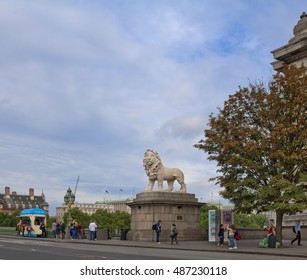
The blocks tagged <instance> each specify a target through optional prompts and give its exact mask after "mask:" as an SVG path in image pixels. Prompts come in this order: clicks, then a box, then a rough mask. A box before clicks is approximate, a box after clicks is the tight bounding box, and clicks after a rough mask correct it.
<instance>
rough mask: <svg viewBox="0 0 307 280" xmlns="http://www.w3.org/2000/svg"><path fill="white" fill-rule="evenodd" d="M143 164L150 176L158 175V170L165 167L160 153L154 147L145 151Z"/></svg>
mask: <svg viewBox="0 0 307 280" xmlns="http://www.w3.org/2000/svg"><path fill="white" fill-rule="evenodd" d="M143 166H144V169H145V171H146V174H147V176H148V177H155V176H157V172H158V171H159V170H160V169H161V167H163V165H162V161H161V159H160V156H159V154H158V153H157V152H156V151H154V150H152V149H147V151H146V152H145V154H144V160H143Z"/></svg>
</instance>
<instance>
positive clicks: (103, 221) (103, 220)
mask: <svg viewBox="0 0 307 280" xmlns="http://www.w3.org/2000/svg"><path fill="white" fill-rule="evenodd" d="M91 219H92V220H95V221H96V222H97V225H98V227H99V228H108V229H109V230H110V233H111V235H114V234H118V233H119V232H120V229H122V228H125V229H130V227H131V215H130V214H128V213H126V212H121V211H115V212H114V213H109V212H108V211H107V210H102V209H99V210H97V211H96V213H94V214H93V215H91Z"/></svg>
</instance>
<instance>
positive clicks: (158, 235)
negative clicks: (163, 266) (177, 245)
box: [152, 220, 162, 244]
mask: <svg viewBox="0 0 307 280" xmlns="http://www.w3.org/2000/svg"><path fill="white" fill-rule="evenodd" d="M152 230H154V231H155V232H156V242H157V244H160V233H161V230H162V227H161V220H159V221H158V222H157V223H156V224H154V225H153V226H152Z"/></svg>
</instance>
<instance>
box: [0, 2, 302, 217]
mask: <svg viewBox="0 0 307 280" xmlns="http://www.w3.org/2000/svg"><path fill="white" fill-rule="evenodd" d="M303 11H306V12H307V8H306V5H304V1H299V0H294V1H293V0H285V1H273V0H266V1H265V0H260V1H243V0H241V1H240V0H238V1H226V0H224V1H223V0H212V1H207V0H190V1H180V0H176V1H175V0H174V1H166V0H164V1H163V0H161V1H160V0H156V1H151V0H142V1H141V0H134V1H132V0H126V1H123V0H121V1H119V0H112V1H103V0H102V1H98V0H97V1H95V0H92V1H81V0H80V1H76V0H75V1H68V0H67V1H57V0H55V1H54V0H53V1H32V0H28V1H22V0H19V1H18V0H7V1H6V0H1V1H0V32H1V37H0V125H1V137H0V192H1V193H3V192H4V187H5V186H9V187H10V188H11V191H17V193H19V194H24V193H28V189H29V188H30V187H34V188H35V194H37V195H38V194H41V192H42V190H43V191H44V193H45V195H46V198H47V201H48V202H49V204H50V212H51V214H55V207H56V206H60V205H61V204H62V203H63V197H64V195H65V192H66V189H67V187H68V186H71V187H72V188H74V186H75V184H76V180H77V177H78V176H80V180H79V184H78V189H77V193H76V200H77V201H78V202H81V203H82V202H95V201H97V200H104V199H118V198H119V197H120V198H121V199H123V198H128V197H132V196H133V195H135V194H136V193H139V192H142V191H143V190H144V189H145V188H146V186H147V176H146V174H145V172H144V169H143V155H144V152H145V151H146V149H147V148H152V149H154V150H156V151H158V153H159V154H160V157H161V158H162V161H163V163H164V165H165V166H170V167H172V166H173V167H178V168H180V169H181V170H182V171H183V172H184V174H185V178H186V183H187V190H188V192H190V193H195V194H196V196H197V197H198V198H199V200H200V201H202V202H208V201H219V200H220V199H221V198H220V197H219V195H218V191H219V190H220V188H219V187H218V186H215V185H214V183H213V182H209V181H208V180H209V178H210V177H213V176H215V172H216V166H215V163H214V162H209V161H208V160H207V159H206V154H204V153H203V152H201V151H198V150H196V149H195V148H193V145H194V144H196V143H197V142H198V141H199V140H200V139H201V138H203V131H204V129H205V128H206V124H207V122H208V116H209V114H210V113H211V112H216V111H217V109H216V108H217V107H218V106H223V102H224V101H225V100H227V98H228V96H229V95H230V94H233V93H234V92H235V91H236V90H237V89H238V86H239V85H242V86H244V85H247V84H248V83H249V82H250V81H252V82H253V81H255V80H267V79H268V78H269V77H271V76H272V74H273V73H274V71H273V69H272V66H271V64H270V63H271V62H273V60H274V59H273V56H272V54H271V51H272V50H274V49H277V48H279V47H281V46H283V45H285V44H287V42H288V40H289V39H290V38H292V37H293V27H294V25H295V24H296V23H297V22H298V20H299V17H300V15H301V14H302V12H303ZM165 187H166V186H165ZM176 188H177V189H179V186H178V185H176ZM119 189H123V191H122V192H120V191H119ZM106 190H108V192H109V194H107V193H106Z"/></svg>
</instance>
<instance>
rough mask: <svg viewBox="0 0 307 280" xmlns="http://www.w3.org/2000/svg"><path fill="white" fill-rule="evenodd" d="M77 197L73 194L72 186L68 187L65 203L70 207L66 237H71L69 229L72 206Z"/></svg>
mask: <svg viewBox="0 0 307 280" xmlns="http://www.w3.org/2000/svg"><path fill="white" fill-rule="evenodd" d="M75 198H76V197H75V194H73V193H72V190H71V189H70V187H68V189H67V191H66V194H65V195H64V203H65V205H66V206H67V209H68V218H67V229H66V234H65V235H66V238H70V237H69V229H70V223H71V214H70V210H71V206H72V205H73V204H74V203H75Z"/></svg>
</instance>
